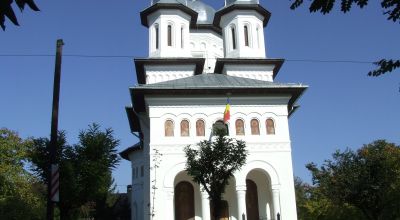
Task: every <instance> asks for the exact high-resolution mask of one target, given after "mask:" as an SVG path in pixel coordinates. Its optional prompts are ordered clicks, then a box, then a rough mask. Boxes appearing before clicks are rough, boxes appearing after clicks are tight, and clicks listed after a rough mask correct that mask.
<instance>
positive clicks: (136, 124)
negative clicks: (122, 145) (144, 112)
mask: <svg viewBox="0 0 400 220" xmlns="http://www.w3.org/2000/svg"><path fill="white" fill-rule="evenodd" d="M125 111H126V115H127V116H128V121H129V127H130V129H131V132H141V129H140V121H139V117H138V116H137V114H136V112H135V111H134V110H133V107H125Z"/></svg>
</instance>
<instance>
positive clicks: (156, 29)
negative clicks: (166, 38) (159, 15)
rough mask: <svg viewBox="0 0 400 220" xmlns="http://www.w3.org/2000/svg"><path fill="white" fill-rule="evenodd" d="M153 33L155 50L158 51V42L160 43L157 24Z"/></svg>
mask: <svg viewBox="0 0 400 220" xmlns="http://www.w3.org/2000/svg"><path fill="white" fill-rule="evenodd" d="M154 32H155V35H156V37H155V41H156V42H155V45H156V49H158V48H159V47H160V45H159V42H160V30H159V27H158V24H156V25H155V26H154Z"/></svg>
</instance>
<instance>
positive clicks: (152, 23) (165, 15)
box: [148, 9, 191, 57]
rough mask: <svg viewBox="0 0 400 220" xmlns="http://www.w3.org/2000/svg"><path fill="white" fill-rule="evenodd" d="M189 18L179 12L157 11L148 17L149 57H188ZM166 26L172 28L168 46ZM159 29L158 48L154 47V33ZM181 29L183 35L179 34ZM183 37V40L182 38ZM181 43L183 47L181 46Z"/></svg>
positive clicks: (173, 10)
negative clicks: (170, 43) (170, 41)
mask: <svg viewBox="0 0 400 220" xmlns="http://www.w3.org/2000/svg"><path fill="white" fill-rule="evenodd" d="M190 19H191V18H190V16H189V15H188V14H186V13H184V12H182V11H180V10H175V9H168V10H165V9H164V10H158V11H156V12H154V13H153V14H151V15H150V16H149V17H148V23H149V57H190V51H189V21H190ZM168 25H171V26H172V45H171V46H168V42H167V41H168V36H167V34H168V30H167V29H168ZM157 26H158V28H159V45H158V46H159V47H158V49H157V47H156V31H155V28H156V27H157ZM181 28H183V35H182V34H181ZM182 36H183V38H182ZM181 42H183V47H182V46H181Z"/></svg>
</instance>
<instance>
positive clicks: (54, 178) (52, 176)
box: [47, 39, 64, 220]
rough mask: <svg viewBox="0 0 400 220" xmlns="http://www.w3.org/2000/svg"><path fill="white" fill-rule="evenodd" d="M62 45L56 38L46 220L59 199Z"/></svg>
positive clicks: (48, 219) (51, 217)
mask: <svg viewBox="0 0 400 220" xmlns="http://www.w3.org/2000/svg"><path fill="white" fill-rule="evenodd" d="M63 45H64V42H63V40H62V39H58V40H57V49H56V64H55V70H54V84H53V108H52V114H51V133H50V146H49V149H48V150H49V153H50V164H49V169H48V170H49V172H48V177H49V178H48V183H47V184H48V185H47V220H53V219H54V203H55V202H58V201H59V171H58V165H57V164H56V148H57V133H58V103H59V99H60V79H61V58H62V47H63Z"/></svg>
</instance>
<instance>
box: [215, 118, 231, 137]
mask: <svg viewBox="0 0 400 220" xmlns="http://www.w3.org/2000/svg"><path fill="white" fill-rule="evenodd" d="M212 129H213V130H212V133H213V135H214V136H216V135H218V132H219V131H221V132H223V134H224V135H225V136H226V135H229V129H228V125H227V124H225V123H224V121H222V120H219V121H216V122H215V123H214V124H213V128H212Z"/></svg>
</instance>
